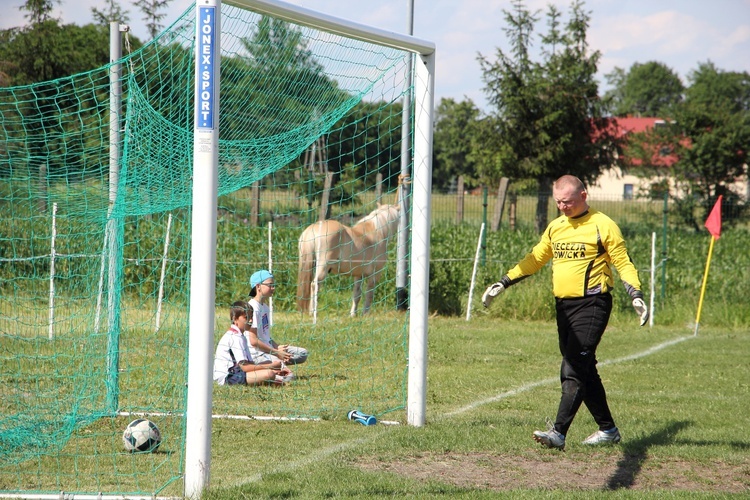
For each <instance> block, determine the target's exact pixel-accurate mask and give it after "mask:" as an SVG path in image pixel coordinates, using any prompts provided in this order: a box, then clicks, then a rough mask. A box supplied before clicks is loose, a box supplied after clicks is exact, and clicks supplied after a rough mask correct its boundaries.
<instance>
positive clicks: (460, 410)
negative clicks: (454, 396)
mask: <svg viewBox="0 0 750 500" xmlns="http://www.w3.org/2000/svg"><path fill="white" fill-rule="evenodd" d="M692 338H695V337H694V336H693V335H690V336H686V337H679V338H676V339H672V340H668V341H667V342H662V343H661V344H659V345H655V346H654V347H651V348H649V349H646V350H645V351H642V352H639V353H636V354H631V355H629V356H623V357H622V358H615V359H608V360H606V361H600V362H599V363H597V366H607V365H616V364H617V363H622V362H625V361H633V360H635V359H640V358H645V357H646V356H650V355H651V354H654V353H655V352H658V351H661V350H662V349H665V348H667V347H669V346H672V345H675V344H679V343H680V342H682V341H684V340H688V339H692ZM559 382H560V377H551V378H547V379H544V380H538V381H536V382H531V383H528V384H526V385H522V386H521V387H516V388H515V389H511V390H509V391H506V392H503V393H501V394H498V395H496V396H492V397H491V398H487V399H482V400H479V401H474V402H473V403H470V404H468V405H466V406H464V407H462V408H458V409H456V410H453V411H450V412H448V413H446V414H444V415H442V416H440V417H438V418H437V419H436V420H442V419H444V418H450V417H455V416H456V415H460V414H462V413H466V412H467V411H470V410H473V409H474V408H477V407H479V406H483V405H486V404H489V403H494V402H496V401H500V400H501V399H505V398H509V397H511V396H517V395H518V394H521V393H522V392H526V391H529V390H531V389H535V388H537V387H539V386H542V385H547V384H553V383H559Z"/></svg>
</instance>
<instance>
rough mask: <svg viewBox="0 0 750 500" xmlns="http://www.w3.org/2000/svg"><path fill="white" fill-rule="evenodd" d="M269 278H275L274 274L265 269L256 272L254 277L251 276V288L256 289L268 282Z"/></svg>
mask: <svg viewBox="0 0 750 500" xmlns="http://www.w3.org/2000/svg"><path fill="white" fill-rule="evenodd" d="M268 278H273V274H271V273H270V272H269V271H267V270H265V269H261V270H260V271H256V272H254V273H253V275H252V276H250V288H255V287H256V286H258V285H259V284H261V283H263V282H264V281H266V280H267V279H268Z"/></svg>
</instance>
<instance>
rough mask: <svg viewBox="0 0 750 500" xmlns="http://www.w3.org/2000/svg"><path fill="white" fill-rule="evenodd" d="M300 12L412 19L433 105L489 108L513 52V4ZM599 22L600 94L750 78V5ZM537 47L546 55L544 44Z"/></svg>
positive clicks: (534, 5)
mask: <svg viewBox="0 0 750 500" xmlns="http://www.w3.org/2000/svg"><path fill="white" fill-rule="evenodd" d="M23 3H24V0H0V29H5V28H9V27H13V26H21V25H24V24H25V19H24V18H23V12H21V11H20V10H19V9H18V7H19V6H20V5H22V4H23ZM118 3H119V5H120V6H121V7H122V8H123V9H125V10H127V11H129V16H130V22H129V24H130V26H131V29H132V31H133V33H134V34H135V35H136V36H138V37H139V38H141V39H142V40H147V39H148V38H149V37H148V34H147V30H146V28H145V25H144V22H143V21H142V19H141V18H142V16H143V15H142V13H141V12H140V11H139V10H138V8H137V7H135V6H134V5H133V3H132V1H131V0H118ZM193 3H194V0H172V1H171V3H170V4H169V9H168V11H166V12H167V17H166V18H165V19H164V25H165V26H167V25H169V24H170V23H171V22H172V21H174V20H175V19H177V17H179V15H180V14H181V13H182V12H183V11H184V10H185V9H187V8H188V7H189V6H190V5H191V4H193ZM288 3H291V4H294V5H299V6H302V7H305V8H307V9H311V10H315V11H319V12H322V13H324V14H327V15H329V16H335V17H338V18H341V19H345V20H349V21H354V22H357V23H360V24H366V25H370V26H374V27H376V28H380V29H384V30H388V31H393V32H398V33H403V34H408V32H409V26H408V18H409V16H408V11H409V8H410V6H411V5H413V8H414V14H413V22H414V26H413V33H412V34H413V36H415V37H417V38H421V39H423V40H428V41H431V42H433V43H435V46H436V71H435V102H436V103H437V102H439V100H440V99H441V98H452V99H455V100H456V101H462V100H465V99H471V100H472V101H473V102H474V103H475V104H476V105H477V106H478V107H480V108H485V107H486V105H487V103H486V99H485V94H484V92H483V87H484V84H483V82H482V71H481V67H480V65H479V62H478V61H477V57H478V55H479V54H481V55H482V56H483V57H484V58H486V59H488V60H489V61H495V60H496V51H497V49H498V48H500V49H501V50H502V51H503V52H505V53H508V52H509V50H508V47H509V46H508V43H507V38H506V35H505V31H504V30H505V28H507V26H508V25H507V23H506V22H505V19H504V12H503V11H510V10H511V9H512V7H513V4H512V1H511V0H366V1H365V0H288ZM570 3H571V2H570V0H526V1H525V5H526V7H527V8H528V9H529V10H530V11H532V12H534V11H540V13H539V16H538V17H539V21H538V22H537V24H536V33H537V34H539V33H542V32H544V31H546V25H545V24H544V16H543V14H544V12H545V11H546V9H547V6H548V5H549V4H554V5H555V6H556V7H558V9H559V10H560V11H561V12H562V14H563V21H565V20H567V19H568V12H569V7H570ZM106 5H107V2H106V0H61V2H60V3H59V4H57V6H56V8H55V17H58V18H59V19H60V20H61V21H62V22H63V23H75V24H79V25H83V24H87V23H89V22H92V20H93V18H92V16H91V8H92V7H97V8H98V9H100V10H104V9H105V6H106ZM584 9H585V10H586V11H588V12H590V14H591V23H590V26H589V29H588V41H589V46H590V48H591V50H598V51H599V52H601V59H600V62H599V72H598V74H597V77H598V80H599V82H600V89H601V91H604V90H606V89H607V85H606V81H605V78H604V75H606V74H608V73H611V72H612V70H613V69H614V68H615V67H619V68H622V69H625V70H628V69H630V67H631V66H632V65H633V64H634V63H646V62H649V61H659V62H661V63H664V64H666V65H667V67H669V68H670V69H672V70H673V71H674V72H675V73H677V75H678V76H679V77H680V78H681V79H682V81H683V83H684V84H686V85H687V84H688V83H689V81H688V75H689V73H690V72H691V71H693V70H695V69H697V68H698V65H699V64H700V63H704V62H707V61H711V62H713V63H714V64H715V65H716V67H718V68H719V69H721V70H725V71H740V72H741V71H747V72H750V0H587V1H585V2H584ZM535 45H536V46H537V47H538V46H539V41H538V39H537V40H536V41H535Z"/></svg>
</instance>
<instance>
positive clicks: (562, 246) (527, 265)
mask: <svg viewBox="0 0 750 500" xmlns="http://www.w3.org/2000/svg"><path fill="white" fill-rule="evenodd" d="M550 259H552V292H553V293H554V295H555V297H557V298H561V299H566V298H576V297H586V296H590V295H597V294H601V293H608V292H609V291H610V290H612V287H613V285H614V279H613V277H612V267H611V266H612V265H614V267H615V269H617V272H618V274H619V275H620V279H622V281H623V284H624V285H625V289H626V290H627V291H628V294H629V295H630V296H631V297H632V298H636V297H643V293H642V292H641V282H640V280H639V279H638V271H637V270H636V268H635V266H634V265H633V261H632V260H631V259H630V256H629V255H628V251H627V249H626V248H625V240H624V239H623V237H622V233H621V232H620V228H619V227H618V226H617V224H615V222H614V221H613V220H612V219H610V218H609V217H607V216H606V215H604V214H603V213H601V212H599V211H598V210H594V209H592V208H589V209H588V210H587V211H586V212H584V213H583V214H581V215H579V216H578V217H573V218H568V217H567V216H565V215H562V216H560V217H558V218H556V219H555V220H553V221H552V222H550V223H549V225H548V226H547V229H545V231H544V234H543V235H542V238H541V240H540V241H539V243H537V244H536V245H535V246H534V248H533V249H532V250H531V252H529V253H528V254H526V256H525V257H524V258H523V259H522V260H521V261H520V262H519V263H518V264H516V266H515V267H513V268H512V269H511V270H510V271H508V274H507V275H506V279H503V282H504V284H505V285H506V288H507V286H510V285H512V284H514V283H517V282H518V281H520V280H522V279H524V278H527V277H528V276H530V275H532V274H534V273H535V272H537V271H538V270H540V269H541V268H542V267H544V265H545V264H546V263H547V262H549V260H550Z"/></svg>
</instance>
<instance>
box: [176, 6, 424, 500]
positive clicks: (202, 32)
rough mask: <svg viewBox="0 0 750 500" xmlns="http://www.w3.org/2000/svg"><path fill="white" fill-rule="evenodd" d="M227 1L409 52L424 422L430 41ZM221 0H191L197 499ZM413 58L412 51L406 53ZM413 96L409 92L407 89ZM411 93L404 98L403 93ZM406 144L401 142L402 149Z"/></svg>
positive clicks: (192, 487)
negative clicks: (193, 16)
mask: <svg viewBox="0 0 750 500" xmlns="http://www.w3.org/2000/svg"><path fill="white" fill-rule="evenodd" d="M225 3H226V4H229V5H233V6H236V7H240V8H245V9H249V10H252V11H254V12H257V13H259V14H263V15H269V16H272V17H275V18H278V19H283V20H285V21H289V22H293V23H296V24H299V25H303V26H308V27H311V28H314V29H318V30H321V31H325V32H330V33H334V34H337V35H341V36H344V37H348V38H353V39H358V40H362V41H365V42H370V43H375V44H380V45H384V46H388V47H391V48H396V49H400V50H405V51H409V52H413V53H415V54H416V55H417V60H416V64H414V68H413V71H414V73H413V74H414V80H413V83H414V109H415V112H414V129H415V133H414V179H415V180H414V181H413V185H414V188H413V190H412V191H411V193H412V195H413V207H412V211H413V212H412V213H413V215H412V217H413V219H412V251H411V290H410V292H411V293H410V300H409V311H410V319H409V366H408V382H407V384H408V391H407V422H408V423H409V424H410V425H414V426H422V425H424V423H425V410H426V380H427V317H428V299H429V252H430V210H431V209H430V199H431V198H430V197H431V189H432V167H431V164H432V114H433V111H432V110H433V107H434V95H433V94H434V70H435V60H434V57H435V46H434V44H432V43H431V42H426V41H422V40H419V39H416V38H413V37H411V36H406V35H399V34H397V33H392V32H387V31H384V30H380V29H376V28H373V27H368V26H365V25H361V24H357V23H353V22H348V21H345V20H341V19H337V18H335V17H332V16H328V15H324V14H321V13H317V12H314V11H312V10H309V9H305V8H302V7H297V6H294V5H291V4H287V3H284V2H280V1H273V0H225ZM220 6H221V2H220V0H200V1H198V0H196V15H197V20H196V44H195V65H196V74H195V96H194V99H195V115H196V120H195V140H194V144H193V148H194V149H193V158H194V160H193V172H194V182H193V238H192V245H193V252H192V274H191V280H190V289H191V294H190V297H191V299H190V312H191V314H190V352H189V360H188V363H189V371H188V403H187V408H188V411H187V424H186V427H187V436H188V440H187V442H186V450H187V451H186V463H185V496H186V497H188V498H197V497H199V496H200V493H201V491H203V489H204V488H205V487H206V486H207V485H208V481H209V475H210V461H211V401H212V390H213V386H212V384H211V383H210V382H208V383H207V382H206V381H208V380H210V375H211V364H212V358H211V356H210V355H207V354H210V353H212V352H213V346H214V338H213V335H211V334H209V335H206V334H205V332H206V331H212V330H211V325H213V324H214V317H213V314H214V308H213V306H212V305H213V304H214V297H215V290H214V286H213V284H214V280H215V266H216V259H215V245H216V216H215V214H216V209H217V206H216V182H217V178H218V168H219V157H218V148H219V143H218V136H219V129H220V124H219V113H218V111H219V110H218V102H219V87H220V82H219V78H218V75H219V71H218V68H219V65H220V53H221V36H219V33H220V32H221V31H220V28H219V26H220V24H221V15H220V12H221V9H220ZM410 60H411V58H410ZM409 97H410V96H409ZM407 99H408V97H407ZM402 149H403V148H402Z"/></svg>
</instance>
